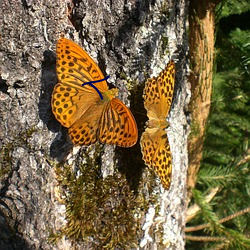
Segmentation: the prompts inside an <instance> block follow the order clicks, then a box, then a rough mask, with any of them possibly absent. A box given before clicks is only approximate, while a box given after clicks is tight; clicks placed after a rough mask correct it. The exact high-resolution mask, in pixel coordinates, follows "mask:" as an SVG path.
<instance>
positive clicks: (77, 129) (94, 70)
mask: <svg viewBox="0 0 250 250" xmlns="http://www.w3.org/2000/svg"><path fill="white" fill-rule="evenodd" d="M56 54H57V63H56V71H57V76H58V83H57V84H56V86H55V87H54V90H53V93H52V100H51V106H52V112H53V113H54V115H55V117H56V119H57V120H58V121H59V122H60V123H61V124H62V125H63V126H64V127H66V128H68V133H69V137H70V139H71V141H72V142H73V144H75V145H86V146H88V145H91V144H93V143H95V142H97V141H100V142H101V143H106V144H115V145H117V146H120V147H131V146H133V145H134V144H135V143H136V142H137V139H138V130H137V125H136V122H135V119H134V116H133V115H132V113H131V111H130V110H129V108H127V107H126V105H125V104H123V103H122V101H121V100H119V99H118V98H115V97H116V96H117V95H118V89H117V88H113V89H109V88H108V85H107V82H106V80H103V81H99V82H97V83H92V85H91V84H84V83H88V82H93V81H98V80H102V79H104V76H103V74H102V72H101V70H100V69H99V67H98V66H97V65H96V63H95V62H94V61H93V59H91V57H90V56H89V55H88V54H87V52H86V51H84V50H83V49H82V48H81V47H80V46H79V45H77V44H76V43H74V42H72V41H71V40H68V39H66V38H60V39H59V40H58V42H57V46H56ZM100 94H101V95H100ZM101 97H102V98H101Z"/></svg>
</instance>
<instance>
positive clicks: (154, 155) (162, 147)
mask: <svg viewBox="0 0 250 250" xmlns="http://www.w3.org/2000/svg"><path fill="white" fill-rule="evenodd" d="M140 144H141V150H142V155H143V160H144V162H145V164H146V165H147V166H148V167H151V168H153V169H154V170H155V172H156V173H157V175H158V176H159V177H160V180H161V183H162V185H163V187H164V188H165V189H169V187H170V183H171V174H172V158H171V152H170V145H169V141H168V137H167V134H166V132H165V131H164V130H163V129H158V128H153V129H149V128H147V129H146V130H145V132H143V133H142V136H141V142H140Z"/></svg>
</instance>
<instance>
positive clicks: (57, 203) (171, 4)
mask: <svg viewBox="0 0 250 250" xmlns="http://www.w3.org/2000/svg"><path fill="white" fill-rule="evenodd" d="M73 3H74V4H73ZM186 21H187V2H186V1H184V0H178V1H174V0H169V1H160V0H155V1H153V0H152V1H150V0H147V1H142V0H138V1H135V0H127V1H124V0H117V1H106V0H103V1H93V0H92V1H91V0H87V1H59V0H55V1H48V0H41V1H33V0H26V1H25V0H19V1H15V0H0V29H1V31H0V41H1V43H0V61H1V64H0V103H1V109H0V119H1V120H0V150H1V151H0V153H1V155H0V167H1V168H0V180H1V184H0V185H1V186H0V191H1V192H0V195H1V197H0V199H1V203H0V212H1V213H0V218H1V220H0V249H102V248H103V247H104V246H110V248H114V249H178V250H180V249H184V244H185V239H184V228H185V211H186V206H185V204H186V170H187V147H186V145H187V135H188V124H187V120H186V116H185V113H184V111H185V109H186V107H187V104H188V101H189V89H190V88H189V85H188V83H187V70H188V66H187V53H188V46H187V31H186V26H185V25H186ZM62 33H64V34H65V36H66V37H69V38H71V39H72V40H74V41H75V42H77V43H79V44H80V45H81V46H82V47H84V49H85V50H86V51H87V52H88V53H89V54H90V55H91V56H92V57H93V58H95V59H96V61H98V63H99V66H100V68H101V70H102V71H103V73H104V75H105V76H106V75H110V80H109V82H110V83H112V84H113V85H114V86H116V87H118V88H119V98H120V99H122V100H123V101H124V102H125V103H126V104H127V105H129V104H130V107H131V110H132V112H133V113H134V116H135V117H136V120H137V123H138V129H139V135H140V134H141V133H142V132H143V130H144V126H145V123H144V122H145V121H146V120H147V118H146V115H145V114H146V112H145V111H142V110H143V100H142V90H143V86H144V82H145V80H146V78H147V77H151V76H153V75H155V76H156V75H157V74H158V73H159V72H160V71H161V70H162V69H163V68H164V67H165V65H166V64H167V62H168V60H169V59H170V58H172V59H174V61H175V62H176V70H177V73H176V86H175V94H174V100H173V104H172V109H171V112H170V115H169V118H168V119H169V123H170V127H169V128H168V130H167V133H168V137H169V140H170V145H171V151H172V155H173V174H172V184H171V187H170V190H169V191H166V190H164V189H163V188H162V187H161V185H160V181H159V179H158V178H157V177H156V176H155V175H154V174H153V173H152V171H150V170H149V169H148V168H145V166H144V164H143V162H142V160H141V154H140V147H139V143H137V145H136V146H135V147H133V148H131V149H121V148H117V149H115V147H113V146H107V145H104V146H102V145H100V144H98V143H97V145H94V146H90V147H88V148H86V147H81V148H79V147H78V148H73V146H72V144H71V143H70V142H69V140H68V138H67V131H66V129H64V128H62V127H61V126H60V125H59V123H58V122H57V121H56V120H55V118H54V116H53V114H52V112H51V106H50V100H51V93H52V90H53V87H54V85H55V84H56V82H57V77H56V71H55V45H56V41H57V40H58V38H59V37H60V36H61V34H62ZM122 72H123V73H124V74H125V76H126V81H125V80H122V77H121V73H122ZM127 82H129V84H128V83H127ZM128 86H130V88H129V90H128V88H127V87H128ZM129 100H130V101H129ZM142 112H144V114H143V115H142V114H141V113H142ZM59 162H60V168H61V170H62V169H64V168H65V166H69V167H70V169H71V170H72V172H73V173H74V172H75V173H76V176H77V175H78V174H79V165H80V164H83V163H86V162H88V164H89V165H91V162H92V163H93V166H92V167H93V168H98V169H100V171H101V173H102V175H100V177H99V178H100V179H102V178H104V177H105V179H107V181H109V180H111V181H110V182H109V183H114V185H113V187H114V186H115V185H116V183H117V182H119V180H120V179H121V184H118V185H117V186H115V187H114V188H112V187H110V189H108V190H111V191H110V192H111V198H108V199H110V200H108V202H107V201H106V200H105V202H106V203H105V204H102V203H100V208H101V207H102V205H103V207H105V206H107V204H113V206H114V208H115V206H116V205H117V204H120V203H119V202H124V203H125V204H126V206H125V210H126V211H124V213H126V214H130V215H131V217H129V218H130V219H131V220H133V221H132V222H133V223H134V224H136V225H137V226H136V227H135V228H133V230H131V232H126V231H124V236H123V237H122V235H118V236H119V237H121V238H123V239H118V238H115V239H114V238H112V237H115V236H114V235H116V234H115V233H113V234H111V235H112V236H111V238H110V239H109V240H106V241H105V243H103V241H102V239H100V238H98V234H99V233H98V231H97V233H96V235H95V234H92V235H88V236H86V238H83V239H81V240H79V238H78V239H75V238H74V237H69V235H66V236H63V237H62V238H60V239H59V240H58V241H57V242H56V243H52V242H51V241H49V237H50V236H51V232H54V233H56V232H59V231H60V229H62V227H63V226H64V225H66V223H67V222H66V215H65V214H66V213H65V209H66V207H67V202H69V203H70V202H71V200H70V198H65V196H66V197H67V195H68V197H70V192H69V190H66V191H65V186H63V185H62V182H60V181H59V179H60V176H58V170H56V169H58V168H59V167H58V166H59V164H58V163H59ZM89 162H90V163H89ZM89 165H88V166H89ZM60 168H59V169H60ZM62 171H63V170H62ZM59 172H60V171H59ZM124 176H125V179H124ZM112 178H113V179H112ZM112 181H114V182H112ZM125 187H126V190H128V191H126V190H125V191H124V190H123V189H125ZM58 189H60V192H61V193H59V194H58V192H59V191H58ZM61 190H64V191H61ZM104 190H105V188H104ZM83 192H84V191H83ZM62 193H63V194H64V195H65V196H64V197H62V196H63V195H62ZM117 193H118V194H120V195H117ZM123 194H125V197H122V195H123ZM132 194H134V198H133V199H138V197H139V198H140V199H144V201H140V202H137V203H136V202H135V203H131V204H132V205H131V206H129V205H128V204H130V203H129V202H130V201H131V202H132V201H133V199H131V200H129V202H128V201H127V200H126V199H127V198H126V197H128V196H129V195H132ZM95 195H97V194H95V193H93V197H94V196H95ZM58 196H59V197H58ZM121 197H122V198H121ZM98 199H99V197H97V200H98ZM121 199H123V200H121ZM128 199H129V198H128ZM62 200H63V202H62ZM100 200H101V198H100ZM136 204H138V206H137V207H136ZM108 211H111V210H108ZM88 212H90V211H84V213H88ZM118 214H119V213H118ZM98 216H99V215H98ZM105 216H106V215H105V213H104V217H105ZM117 216H118V215H117ZM105 218H106V217H105ZM121 218H123V217H121ZM92 219H93V220H94V221H95V218H92ZM97 219H98V220H101V218H99V217H98V218H97ZM113 219H114V220H113ZM118 222H119V220H117V219H116V220H115V218H114V217H112V216H111V217H110V218H109V220H108V222H107V221H106V222H105V223H106V224H105V223H104V224H105V225H103V228H104V229H105V226H107V228H111V229H112V228H113V229H114V231H116V228H118V229H117V231H119V230H120V225H118V224H115V223H118ZM95 223H97V222H95ZM108 223H110V225H107V224H108ZM133 223H132V224H133ZM125 224H126V223H125ZM128 224H129V223H128ZM101 226H102V224H100V225H99V224H98V227H101ZM129 227H130V226H129V225H125V226H124V228H125V229H124V230H127V229H128V228H129ZM98 229H100V228H98ZM100 230H101V229H100ZM121 230H122V229H121ZM126 235H127V236H126ZM118 236H117V237H118ZM126 237H127V238H126ZM126 239H128V240H127V242H126ZM131 239H132V240H131ZM117 241H118V242H119V241H120V243H116V244H113V245H112V242H117ZM105 244H106V245H105Z"/></svg>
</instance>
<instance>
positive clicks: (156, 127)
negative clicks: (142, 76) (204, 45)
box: [140, 61, 175, 189]
mask: <svg viewBox="0 0 250 250" xmlns="http://www.w3.org/2000/svg"><path fill="white" fill-rule="evenodd" d="M174 79H175V64H174V62H173V61H170V62H169V63H168V64H167V66H166V68H165V69H164V70H163V71H162V72H161V73H160V74H159V76H158V77H153V78H150V79H148V80H147V81H146V83H145V87H144V91H143V99H144V107H145V109H146V110H147V116H148V119H149V120H148V122H147V128H146V129H145V132H143V133H142V136H141V140H140V145H141V151H142V159H143V160H144V162H145V164H146V165H147V166H148V167H152V168H153V169H154V170H155V172H156V173H157V174H158V175H159V177H160V180H161V183H162V185H163V187H164V188H165V189H169V187H170V183H171V173H172V158H171V152H170V145H169V142H168V136H167V134H166V132H165V128H167V127H168V125H169V124H168V122H167V121H166V117H167V115H168V113H169V110H170V106H171V102H172V97H173V92H174Z"/></svg>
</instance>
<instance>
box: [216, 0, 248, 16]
mask: <svg viewBox="0 0 250 250" xmlns="http://www.w3.org/2000/svg"><path fill="white" fill-rule="evenodd" d="M219 7H220V8H221V9H222V11H221V13H220V16H221V17H226V16H230V15H233V14H241V13H243V12H246V11H248V10H250V4H249V1H248V0H223V1H222V2H221V5H220V6H219Z"/></svg>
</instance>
